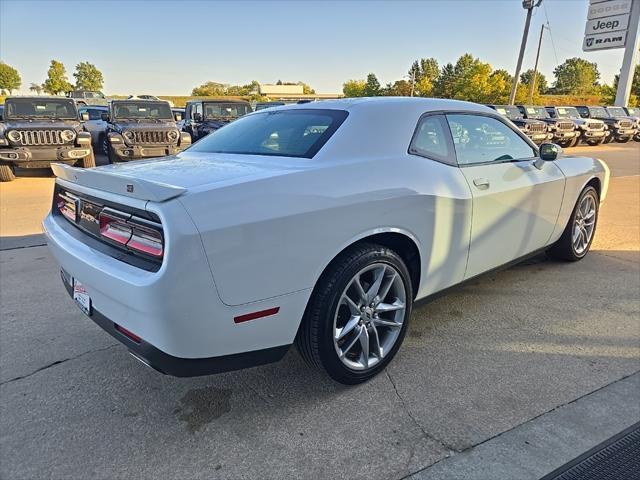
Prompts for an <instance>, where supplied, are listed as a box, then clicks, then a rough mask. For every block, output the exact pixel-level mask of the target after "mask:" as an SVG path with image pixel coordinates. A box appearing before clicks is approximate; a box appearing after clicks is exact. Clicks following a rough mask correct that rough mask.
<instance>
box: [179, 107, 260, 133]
mask: <svg viewBox="0 0 640 480" xmlns="http://www.w3.org/2000/svg"><path fill="white" fill-rule="evenodd" d="M251 111H252V110H251V104H250V103H249V102H247V101H246V100H231V99H229V100H227V99H225V100H215V99H211V100H206V99H205V100H192V101H190V102H187V108H186V112H185V120H184V125H183V127H182V130H183V131H185V132H188V133H190V134H191V138H193V141H194V142H195V141H196V140H200V139H201V138H202V137H204V136H206V135H209V134H210V133H211V132H215V131H216V130H218V129H219V128H220V127H223V126H224V125H226V124H227V123H230V122H233V121H234V120H237V119H238V118H240V117H242V116H243V115H246V114H247V113H251Z"/></svg>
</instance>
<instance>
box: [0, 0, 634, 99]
mask: <svg viewBox="0 0 640 480" xmlns="http://www.w3.org/2000/svg"><path fill="white" fill-rule="evenodd" d="M587 6H588V0H544V1H543V4H542V6H541V7H539V8H536V9H535V10H534V12H535V13H534V16H533V20H532V23H531V30H530V33H529V39H528V44H527V50H526V53H525V58H524V63H523V71H524V70H526V69H528V68H533V64H534V62H535V53H536V47H537V41H538V36H539V33H540V28H541V25H542V24H543V23H544V24H546V23H547V21H548V22H549V25H550V33H549V32H548V31H545V34H544V38H543V45H542V50H541V54H540V62H539V70H540V71H541V72H542V73H543V74H545V75H546V76H547V79H548V80H550V81H551V80H553V70H554V68H555V67H556V66H557V65H558V64H560V63H562V62H563V61H564V60H565V59H567V58H571V57H575V56H580V57H583V58H586V59H587V60H589V61H593V62H597V64H598V67H599V69H600V72H601V79H602V81H604V82H606V83H611V82H612V81H613V76H614V75H615V74H617V73H619V70H620V65H621V63H622V53H623V50H622V49H619V50H609V51H603V52H593V53H584V52H582V50H581V49H582V36H583V33H584V27H585V21H586V17H587ZM525 13H526V11H525V10H524V9H523V8H522V6H521V0H422V1H421V0H414V1H404V0H396V1H392V0H389V1H382V0H380V1H368V0H354V1H347V0H343V1H338V0H336V1H304V0H300V1H293V0H291V1H269V0H262V1H233V2H229V1H205V0H199V1H191V0H184V1H178V0H172V1H169V0H164V1H163V0H149V1H139V0H128V1H115V0H111V1H107V0H72V1H57V0H48V1H31V0H0V60H2V61H3V62H5V63H7V64H9V65H11V66H13V67H14V68H17V69H18V71H19V72H20V74H21V76H22V83H23V86H22V88H21V93H28V88H29V85H30V84H31V82H37V83H42V82H43V81H44V80H45V78H46V74H47V69H48V68H49V63H50V61H51V59H57V60H60V61H62V62H63V63H64V64H65V66H66V68H67V72H68V74H69V78H70V80H73V78H72V76H71V75H72V73H73V71H74V70H75V65H76V64H78V63H79V62H81V61H88V62H91V63H93V64H95V65H96V66H97V67H98V68H99V69H100V70H101V71H102V72H103V74H104V78H105V84H104V88H103V91H104V92H105V93H106V94H108V95H115V94H135V95H139V94H152V95H189V94H190V93H191V90H192V88H193V87H195V86H197V85H200V84H202V83H204V82H206V81H215V82H220V83H229V84H246V83H249V82H250V81H252V80H257V81H259V82H260V83H275V82H276V81H278V80H282V81H293V82H295V81H304V82H305V83H308V84H309V85H311V86H312V87H313V88H315V90H316V92H318V93H338V92H341V91H342V84H343V83H344V81H346V80H348V79H360V78H365V77H366V75H367V74H368V73H369V72H373V73H375V74H376V75H377V77H378V79H379V80H380V83H382V84H385V83H387V82H392V81H395V80H398V79H401V78H402V77H403V76H405V75H406V74H407V70H408V69H409V67H410V65H411V63H412V62H413V60H415V59H417V58H422V57H435V58H436V59H437V60H438V61H439V62H440V64H441V65H443V64H445V63H447V62H455V61H456V60H457V58H458V57H459V56H460V55H462V54H464V53H466V52H469V53H471V54H472V55H473V56H475V57H479V58H480V59H481V60H482V61H484V62H488V63H490V64H491V65H492V67H493V68H494V69H498V68H504V69H506V70H508V71H509V72H514V71H515V66H516V62H517V57H518V50H519V47H520V40H521V37H522V31H523V28H524V22H525Z"/></svg>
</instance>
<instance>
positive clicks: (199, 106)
mask: <svg viewBox="0 0 640 480" xmlns="http://www.w3.org/2000/svg"><path fill="white" fill-rule="evenodd" d="M196 113H199V114H200V115H202V104H201V103H196V104H194V105H193V106H192V107H191V119H192V120H193V117H194V116H195V114H196Z"/></svg>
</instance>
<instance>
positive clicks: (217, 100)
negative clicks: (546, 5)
mask: <svg viewBox="0 0 640 480" xmlns="http://www.w3.org/2000/svg"><path fill="white" fill-rule="evenodd" d="M202 102H205V103H241V104H249V105H250V103H249V102H248V101H247V100H242V99H238V98H228V99H227V98H199V99H198V100H189V101H188V102H187V105H188V104H190V103H202Z"/></svg>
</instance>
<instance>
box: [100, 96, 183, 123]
mask: <svg viewBox="0 0 640 480" xmlns="http://www.w3.org/2000/svg"><path fill="white" fill-rule="evenodd" d="M112 108H113V116H114V118H117V119H120V120H126V119H130V120H131V119H133V120H135V119H138V118H160V119H165V120H172V119H173V115H172V114H171V107H169V104H168V103H165V102H148V101H143V102H118V103H114V104H113V107H112Z"/></svg>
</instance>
